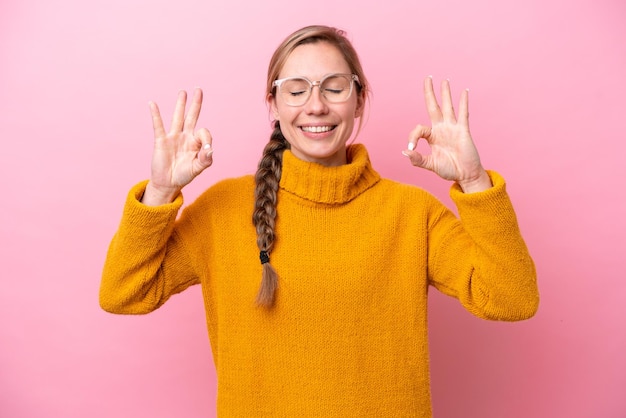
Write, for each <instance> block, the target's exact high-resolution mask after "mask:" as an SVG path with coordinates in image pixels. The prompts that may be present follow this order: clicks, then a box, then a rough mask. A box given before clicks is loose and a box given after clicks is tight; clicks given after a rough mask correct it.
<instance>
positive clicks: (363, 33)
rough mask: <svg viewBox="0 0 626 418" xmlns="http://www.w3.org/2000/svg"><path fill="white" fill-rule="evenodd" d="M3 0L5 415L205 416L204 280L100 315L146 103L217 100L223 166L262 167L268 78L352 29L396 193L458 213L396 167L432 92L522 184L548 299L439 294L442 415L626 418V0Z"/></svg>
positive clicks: (429, 179)
mask: <svg viewBox="0 0 626 418" xmlns="http://www.w3.org/2000/svg"><path fill="white" fill-rule="evenodd" d="M297 3H298V2H294V1H292V0H289V1H287V0H270V1H258V2H255V1H249V0H248V1H241V0H230V1H220V2H217V1H199V0H178V1H155V0H152V1H147V0H134V1H133V0H130V1H129V0H107V1H103V0H97V1H79V0H55V1H48V0H19V1H18V0H3V1H2V3H1V4H0V16H1V17H0V60H1V61H0V138H1V141H2V148H1V151H0V179H1V181H2V191H3V193H2V195H3V197H2V204H1V205H0V215H1V216H0V218H1V219H2V222H1V224H0V231H1V237H2V241H3V244H4V245H3V248H4V249H3V250H2V251H1V252H0V266H2V273H1V276H0V416H2V417H91V418H99V417H131V416H132V417H173V416H180V417H207V416H212V415H213V414H214V402H215V375H214V371H213V366H212V359H211V355H210V349H209V343H208V339H207V335H206V329H205V323H204V313H203V306H202V302H201V294H200V289H199V288H194V289H190V290H189V291H187V292H185V293H184V294H182V295H180V296H177V297H174V298H173V299H172V300H171V301H170V302H169V303H168V304H167V305H166V306H165V307H163V308H162V309H160V310H159V311H157V312H155V313H153V314H151V315H148V316H141V317H123V316H113V315H110V314H106V313H105V312H103V311H101V310H100V309H99V306H98V300H97V294H98V286H99V280H100V272H101V268H102V264H103V259H104V256H105V251H106V248H107V245H108V242H109V240H110V238H111V236H112V234H113V233H114V231H115V229H116V226H117V223H118V221H119V216H120V213H121V207H122V203H123V200H124V197H125V195H126V192H127V190H128V189H129V187H130V186H131V185H132V184H134V183H135V182H137V181H139V180H141V179H143V178H146V177H147V176H148V175H149V162H150V155H151V147H152V133H151V121H150V117H149V112H148V107H147V102H148V101H149V100H155V101H157V103H159V104H160V105H161V107H162V110H163V113H164V114H167V115H170V114H171V109H172V107H173V104H174V100H175V97H176V92H177V91H178V89H187V90H190V89H192V88H193V87H194V86H196V85H198V86H201V87H203V88H204V90H205V98H206V102H205V106H204V112H203V114H202V117H201V124H202V125H203V126H207V127H208V128H209V129H210V130H211V132H212V133H213V136H214V138H215V139H214V145H215V164H214V166H213V167H212V168H211V169H210V171H208V172H206V173H204V175H203V176H202V177H200V178H198V179H197V180H196V182H195V183H194V184H193V185H192V186H190V187H189V189H188V190H187V192H186V196H187V199H188V200H191V199H192V198H193V197H195V196H197V194H198V193H199V192H200V191H201V190H202V189H204V188H206V187H207V186H209V185H211V184H212V183H214V182H215V181H217V180H218V179H222V178H224V177H228V176H235V175H241V174H245V173H250V172H252V171H253V170H254V169H255V166H256V163H257V160H258V158H259V156H260V152H261V149H262V147H263V145H264V143H265V142H266V140H267V138H268V135H269V114H268V111H267V109H266V107H265V104H264V101H263V96H264V84H265V71H266V66H267V62H268V60H269V58H270V55H271V53H272V51H273V50H274V48H275V46H276V45H277V44H278V43H279V42H280V41H281V40H282V39H283V37H284V36H286V35H287V34H288V33H289V32H291V31H292V30H294V29H297V28H299V27H300V26H303V25H306V24H311V23H324V24H331V25H337V26H339V27H342V28H344V29H346V30H348V32H349V36H350V38H351V39H352V40H353V42H354V44H355V46H356V48H357V50H358V51H359V52H360V55H361V57H362V60H363V64H364V67H365V70H366V73H367V75H368V77H369V78H370V81H371V83H372V86H373V90H374V94H373V98H372V99H373V100H372V104H371V109H370V112H369V118H368V121H367V124H366V126H365V129H364V130H363V132H362V134H361V135H360V137H359V141H360V142H363V143H365V144H366V145H367V146H368V147H369V149H370V153H371V155H372V159H373V161H374V164H375V167H377V169H378V170H379V171H380V172H381V173H382V174H383V175H384V176H386V177H390V178H393V179H396V180H400V181H404V182H409V183H414V184H417V185H421V186H423V187H425V188H427V189H428V190H430V191H432V192H433V193H434V194H436V195H437V196H439V197H440V198H441V199H443V200H444V201H445V202H447V203H449V199H448V197H447V191H448V184H447V183H446V182H444V181H441V180H439V179H436V178H435V177H434V176H433V175H432V174H430V173H427V172H423V171H421V170H418V169H414V168H413V167H411V166H410V165H409V164H408V162H407V161H406V160H405V159H404V158H403V157H402V155H401V154H400V151H401V150H402V149H403V148H404V147H405V144H406V139H407V137H408V132H409V130H410V129H412V128H413V126H414V125H415V124H417V123H420V122H427V119H426V114H425V110H424V105H423V97H422V93H421V80H422V79H423V77H424V76H426V75H428V74H432V75H433V76H434V78H435V81H436V82H439V81H440V80H441V79H443V78H450V79H451V81H452V86H453V90H454V92H455V96H457V97H458V93H459V92H460V90H461V88H465V87H470V88H471V93H470V111H471V122H472V132H473V135H474V137H475V140H476V143H477V145H478V147H479V150H480V152H481V156H482V159H483V163H484V165H485V166H487V167H489V168H493V169H496V170H498V171H500V172H501V173H502V174H504V176H505V177H506V179H507V181H508V184H509V190H510V193H511V195H512V198H513V200H514V203H515V205H516V208H517V211H518V215H519V220H520V223H521V226H522V230H523V233H524V235H525V237H526V239H527V242H528V245H529V247H530V249H531V252H532V254H533V256H534V258H535V261H536V264H537V268H538V273H539V280H540V282H539V283H540V288H541V295H542V302H541V307H540V311H539V313H538V314H537V316H536V317H535V318H533V319H531V320H529V321H526V322H522V323H516V324H508V323H495V322H487V321H481V320H479V319H476V318H474V317H472V316H471V315H470V314H468V313H466V312H465V311H464V310H463V309H462V308H461V307H460V306H459V304H458V303H457V302H456V301H454V300H452V299H449V298H447V297H444V296H442V295H440V294H438V293H437V292H432V297H431V306H430V313H431V316H430V326H431V331H430V333H431V348H432V390H433V398H434V399H433V403H434V411H435V415H436V416H437V417H481V418H496V417H497V418H502V417H520V418H521V417H538V418H553V417H568V418H576V417H604V418H607V417H608V418H618V417H624V416H626V396H624V394H625V393H626V325H625V324H626V303H625V297H626V280H625V278H626V277H625V276H626V275H625V274H624V267H625V265H624V248H625V245H624V244H625V243H624V233H625V232H626V220H625V216H624V215H625V212H626V211H625V209H626V207H625V204H624V200H623V196H624V192H623V189H624V180H625V179H626V176H625V174H626V170H625V168H624V157H623V155H624V153H625V152H626V145H625V140H626V135H625V133H624V132H625V120H626V119H625V115H626V112H625V111H626V107H625V104H624V103H626V83H625V81H624V78H625V76H626V29H625V28H626V26H625V25H624V21H625V18H626V5H625V3H624V2H623V1H621V0H581V1H567V0H555V1H549V0H525V1H516V2H514V1H498V2H497V1H491V0H474V1H465V0H448V1H440V0H438V1H434V0H431V1H421V2H420V1H393V0H387V1H381V2H374V1H371V2H366V1H363V0H359V1H354V0H350V1H342V2H338V1H336V0H321V1H317V2H314V3H309V4H304V3H301V4H299V5H297Z"/></svg>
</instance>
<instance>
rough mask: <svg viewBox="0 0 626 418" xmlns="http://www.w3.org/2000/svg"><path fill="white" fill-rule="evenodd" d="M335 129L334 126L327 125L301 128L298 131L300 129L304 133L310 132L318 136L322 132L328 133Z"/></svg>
mask: <svg viewBox="0 0 626 418" xmlns="http://www.w3.org/2000/svg"><path fill="white" fill-rule="evenodd" d="M335 128H336V125H332V126H331V125H328V126H301V127H300V129H302V130H303V131H304V132H311V133H314V134H320V133H323V132H328V131H332V130H333V129H335Z"/></svg>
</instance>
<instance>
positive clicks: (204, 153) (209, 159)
mask: <svg viewBox="0 0 626 418" xmlns="http://www.w3.org/2000/svg"><path fill="white" fill-rule="evenodd" d="M195 139H196V141H197V142H198V143H199V145H200V151H198V161H199V162H200V165H201V166H202V169H204V168H207V167H208V166H210V165H211V164H212V163H213V137H212V136H211V133H210V132H209V130H208V129H206V128H202V129H198V131H196V134H195Z"/></svg>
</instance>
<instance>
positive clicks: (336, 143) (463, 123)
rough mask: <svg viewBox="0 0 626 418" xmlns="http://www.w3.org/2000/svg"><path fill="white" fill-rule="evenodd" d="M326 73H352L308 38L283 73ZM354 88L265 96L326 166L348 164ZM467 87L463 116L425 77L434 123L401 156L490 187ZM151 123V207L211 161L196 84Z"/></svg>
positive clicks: (302, 150) (359, 106)
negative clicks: (297, 102)
mask: <svg viewBox="0 0 626 418" xmlns="http://www.w3.org/2000/svg"><path fill="white" fill-rule="evenodd" d="M329 73H350V69H349V67H348V65H347V63H346V62H345V60H344V59H343V57H342V56H341V54H339V51H338V50H337V49H336V48H334V47H333V46H331V45H329V44H327V43H323V42H322V43H317V44H307V45H302V46H299V47H298V48H296V49H295V50H294V52H293V53H292V55H291V56H290V57H289V59H288V60H287V62H286V64H285V66H284V68H283V69H282V71H281V75H280V77H281V78H282V77H287V76H293V75H304V76H306V77H308V78H309V79H310V80H320V79H321V78H322V77H323V76H324V75H326V74H329ZM355 92H356V90H355V91H354V92H353V94H352V96H351V97H350V99H349V100H348V101H347V102H345V103H339V104H337V103H327V102H326V100H325V99H324V97H323V96H322V95H321V94H320V92H319V89H318V88H313V92H312V94H311V97H310V99H309V100H308V102H307V103H306V104H305V105H303V106H301V107H293V106H287V105H286V104H284V103H281V100H280V98H279V97H278V98H275V97H273V96H271V95H270V96H268V98H267V101H268V104H269V105H270V109H271V110H272V112H273V113H274V117H275V118H277V119H278V120H280V121H281V129H282V130H283V134H284V135H285V137H286V139H287V140H288V141H289V142H290V144H291V147H292V152H293V153H294V155H296V156H297V157H298V158H301V159H303V160H306V161H314V162H318V163H321V164H324V165H327V166H333V165H340V164H345V163H346V143H347V141H348V139H349V138H350V136H351V134H352V131H353V129H354V122H355V119H357V118H359V117H360V116H361V115H362V113H363V106H364V103H365V99H364V96H363V95H358V94H355ZM468 97H469V92H468V90H464V91H463V92H462V93H461V98H460V102H459V106H458V109H459V110H458V115H457V114H456V112H455V110H454V107H453V105H452V94H451V90H450V83H449V81H448V80H444V81H443V82H442V84H441V105H439V103H438V101H437V98H436V96H435V93H434V88H433V81H432V78H431V77H427V78H426V79H425V80H424V99H425V101H426V108H427V110H428V115H429V117H430V120H431V124H430V125H417V126H416V127H415V129H413V131H411V133H410V134H409V141H408V148H407V149H406V150H404V151H402V154H403V155H405V156H406V157H407V159H408V160H409V161H410V162H411V164H413V165H414V166H416V167H421V168H424V169H427V170H430V171H433V172H435V173H436V174H437V175H439V176H440V177H442V178H443V179H446V180H450V181H455V182H457V183H458V184H459V185H460V186H461V188H462V190H463V191H464V192H465V193H474V192H479V191H483V190H486V189H488V188H490V187H491V186H492V184H491V180H490V179H489V176H488V175H487V172H486V171H485V170H484V168H483V167H482V165H481V163H480V157H479V155H478V151H477V150H476V147H475V145H474V142H473V140H472V136H471V134H470V130H469V112H468ZM149 106H150V112H151V114H152V124H153V127H154V150H153V155H152V165H151V177H150V181H149V182H148V185H147V186H146V190H145V192H144V195H143V197H142V200H141V201H142V202H143V203H144V204H146V205H150V206H156V205H162V204H167V203H170V202H172V201H173V200H174V199H175V198H176V196H177V195H178V194H179V193H180V191H181V190H182V188H183V187H184V186H186V185H187V184H189V183H190V182H191V181H192V180H193V179H194V178H195V177H196V176H197V175H199V174H200V173H201V172H202V171H204V170H205V169H207V168H208V167H210V166H211V164H212V163H213V148H212V142H213V139H212V137H211V134H210V132H209V131H208V130H207V129H206V128H200V129H196V124H197V121H198V117H199V115H200V110H201V108H202V90H201V89H199V88H196V89H195V90H194V92H193V96H192V99H191V103H190V104H189V108H188V109H187V93H186V92H184V91H180V92H179V93H178V99H177V102H176V107H175V109H174V115H173V117H172V122H171V127H170V129H169V131H166V130H165V127H164V124H163V119H162V117H161V114H160V111H159V108H158V106H157V104H156V103H154V102H150V103H149ZM321 125H328V126H332V127H334V129H332V130H331V131H329V132H325V133H310V132H305V130H303V129H302V127H303V126H321ZM420 140H425V141H426V142H427V143H428V145H429V147H430V150H431V153H430V155H423V154H421V153H419V152H418V151H416V150H415V148H416V146H417V143H418V141H420Z"/></svg>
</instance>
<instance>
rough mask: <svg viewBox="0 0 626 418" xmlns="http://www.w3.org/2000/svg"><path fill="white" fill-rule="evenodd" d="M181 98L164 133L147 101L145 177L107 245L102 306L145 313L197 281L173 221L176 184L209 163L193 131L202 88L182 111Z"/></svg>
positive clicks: (202, 137)
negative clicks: (149, 136)
mask: <svg viewBox="0 0 626 418" xmlns="http://www.w3.org/2000/svg"><path fill="white" fill-rule="evenodd" d="M186 103H187V94H186V93H185V92H184V91H181V92H180V93H179V94H178V100H177V102H176V107H175V110H174V115H173V118H172V126H171V128H170V130H169V132H166V131H165V128H164V126H163V121H162V118H161V115H160V112H159V108H158V106H157V105H156V104H155V103H153V102H150V112H151V115H152V124H153V127H154V151H153V154H152V164H151V176H150V180H149V181H148V182H144V183H142V184H140V185H138V186H136V187H135V188H133V190H131V193H130V194H129V196H128V199H127V201H126V205H125V207H124V213H123V216H122V221H121V224H120V227H119V229H118V231H117V233H116V234H115V236H114V237H113V240H112V242H111V245H110V247H109V251H108V254H107V258H106V261H105V265H104V271H103V275H102V283H101V288H100V305H101V306H102V308H103V309H105V310H107V311H110V312H114V313H147V312H150V311H152V310H154V309H156V308H158V307H159V306H161V305H162V304H163V303H165V301H166V300H167V299H168V298H169V296H170V295H172V294H173V293H177V292H180V291H182V290H183V289H185V288H186V287H188V286H189V285H191V284H194V283H197V282H198V278H197V276H196V275H195V274H194V272H193V271H192V269H191V267H190V266H191V263H189V262H187V261H185V258H186V256H187V255H186V253H185V249H184V247H183V245H182V243H181V242H180V240H179V238H178V236H177V234H176V233H175V232H174V223H175V219H176V216H177V213H178V210H179V209H180V207H181V205H182V196H181V190H182V188H183V187H184V186H186V185H187V184H189V183H190V182H191V181H192V180H193V179H194V178H195V177H196V176H197V175H198V174H200V173H201V172H202V171H203V170H205V169H206V168H208V167H209V166H210V165H211V164H212V162H213V150H212V148H211V142H212V138H211V135H210V133H209V131H208V130H206V129H204V128H202V129H199V130H197V131H196V130H195V127H196V123H197V121H198V117H199V115H200V109H201V107H202V90H200V89H196V91H195V92H194V95H193V98H192V101H191V104H190V106H189V110H188V113H187V114H185V110H186Z"/></svg>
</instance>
